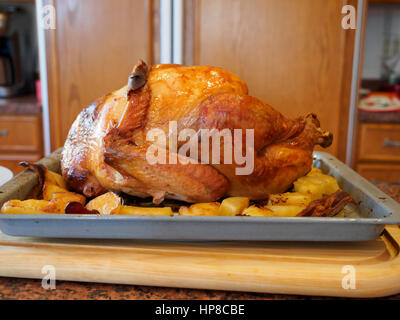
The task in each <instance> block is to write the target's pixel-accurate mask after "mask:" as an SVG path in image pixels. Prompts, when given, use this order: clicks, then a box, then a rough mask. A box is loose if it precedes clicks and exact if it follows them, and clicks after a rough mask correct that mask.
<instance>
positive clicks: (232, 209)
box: [218, 197, 249, 216]
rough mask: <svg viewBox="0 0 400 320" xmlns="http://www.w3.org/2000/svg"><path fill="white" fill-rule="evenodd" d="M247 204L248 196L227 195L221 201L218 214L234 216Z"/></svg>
mask: <svg viewBox="0 0 400 320" xmlns="http://www.w3.org/2000/svg"><path fill="white" fill-rule="evenodd" d="M248 206H249V198H247V197H229V198H226V199H224V200H223V201H222V203H221V205H220V207H219V210H218V215H220V216H236V215H238V214H241V213H242V212H243V210H244V209H246V208H247V207H248Z"/></svg>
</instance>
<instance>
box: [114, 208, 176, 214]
mask: <svg viewBox="0 0 400 320" xmlns="http://www.w3.org/2000/svg"><path fill="white" fill-rule="evenodd" d="M118 214H126V215H141V216H146V215H150V216H173V215H174V213H173V212H172V209H171V208H170V207H163V208H144V207H133V206H122V207H121V209H120V210H119V213H118Z"/></svg>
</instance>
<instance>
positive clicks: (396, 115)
mask: <svg viewBox="0 0 400 320" xmlns="http://www.w3.org/2000/svg"><path fill="white" fill-rule="evenodd" d="M358 120H359V121H360V122H366V123H400V112H391V111H390V112H368V111H363V110H358Z"/></svg>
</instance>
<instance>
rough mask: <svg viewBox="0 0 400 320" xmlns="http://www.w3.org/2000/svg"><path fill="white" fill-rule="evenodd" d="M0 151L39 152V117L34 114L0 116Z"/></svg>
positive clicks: (40, 127) (40, 143)
mask: <svg viewBox="0 0 400 320" xmlns="http://www.w3.org/2000/svg"><path fill="white" fill-rule="evenodd" d="M0 151H5V152H7V151H10V152H18V151H22V152H32V153H41V152H42V126H41V119H40V118H39V117H38V116H35V115H5V116H4V115H3V116H0Z"/></svg>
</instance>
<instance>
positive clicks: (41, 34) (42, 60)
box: [36, 0, 54, 156]
mask: <svg viewBox="0 0 400 320" xmlns="http://www.w3.org/2000/svg"><path fill="white" fill-rule="evenodd" d="M42 8H43V1H42V0H36V25H37V37H38V50H39V66H40V86H41V95H42V119H43V136H44V154H45V156H47V155H49V154H50V152H51V140H50V116H49V96H48V87H47V62H46V40H45V39H46V38H45V32H46V30H44V28H43V27H42ZM52 31H53V32H54V30H52Z"/></svg>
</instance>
